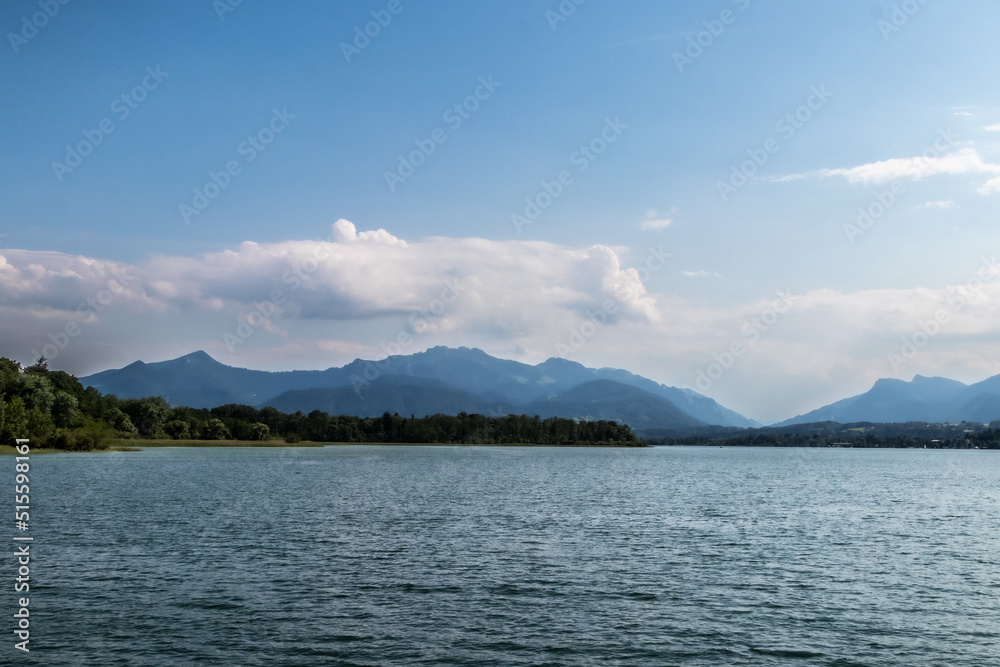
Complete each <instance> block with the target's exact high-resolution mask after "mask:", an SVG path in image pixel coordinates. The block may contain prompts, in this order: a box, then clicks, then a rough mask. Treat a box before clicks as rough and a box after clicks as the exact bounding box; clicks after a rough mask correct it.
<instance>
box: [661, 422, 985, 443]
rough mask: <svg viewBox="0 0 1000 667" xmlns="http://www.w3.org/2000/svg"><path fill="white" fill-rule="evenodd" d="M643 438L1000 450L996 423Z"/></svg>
mask: <svg viewBox="0 0 1000 667" xmlns="http://www.w3.org/2000/svg"><path fill="white" fill-rule="evenodd" d="M645 435H646V436H647V437H649V441H650V443H651V444H654V445H724V446H732V447H892V448H921V449H922V448H927V449H974V448H978V449H1000V422H991V423H990V424H983V423H981V422H961V423H959V424H935V423H929V422H903V423H881V422H879V423H876V422H858V423H855V424H840V423H837V422H814V423H809V424H792V425H788V426H769V427H765V428H758V429H742V428H733V427H713V428H703V429H699V430H697V431H689V432H687V433H677V434H662V436H661V434H658V433H657V434H654V433H647V434H645Z"/></svg>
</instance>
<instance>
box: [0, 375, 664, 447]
mask: <svg viewBox="0 0 1000 667" xmlns="http://www.w3.org/2000/svg"><path fill="white" fill-rule="evenodd" d="M15 438H30V439H31V441H32V444H35V445H36V446H39V447H51V448H56V449H65V450H70V451H90V450H98V449H106V448H108V447H109V446H110V445H112V444H113V443H114V442H116V441H117V440H120V439H173V440H230V439H233V440H250V441H265V440H270V439H274V438H278V439H283V440H284V441H285V442H288V443H296V442H300V441H302V440H311V441H315V442H357V443H364V442H386V443H442V444H480V445H506V444H538V445H628V446H638V445H642V444H645V443H644V442H643V441H641V440H639V439H638V438H637V437H636V435H635V433H634V432H633V431H632V429H631V427H629V426H627V425H625V424H619V423H617V422H613V421H607V420H601V421H578V420H575V419H565V418H561V417H549V418H547V419H542V418H540V417H538V416H534V417H531V416H527V415H504V416H499V417H493V416H484V415H479V414H467V413H465V412H462V413H459V414H458V415H454V416H452V415H442V414H436V415H430V416H427V417H414V416H413V415H411V416H410V417H409V418H406V417H401V416H400V415H398V414H389V413H385V414H383V415H382V416H381V417H376V418H372V417H356V416H351V415H338V416H332V415H329V414H327V413H325V412H321V411H319V410H316V411H313V412H310V413H309V414H308V415H306V414H303V413H302V412H301V411H299V412H295V413H293V414H287V413H284V412H281V411H280V410H277V409H275V408H271V407H264V408H255V407H252V406H249V405H235V404H231V405H223V406H219V407H216V408H212V409H205V408H189V407H184V406H177V407H171V406H170V404H168V403H167V402H166V401H165V400H163V399H162V398H160V397H149V398H124V399H120V398H118V397H117V396H115V395H114V394H106V395H105V394H101V392H99V391H98V390H97V389H95V388H94V387H84V386H83V385H82V384H81V383H80V381H79V380H77V378H75V377H74V376H72V375H70V374H69V373H66V372H64V371H53V370H49V368H48V363H47V362H46V361H45V358H44V357H43V358H41V359H39V360H38V361H37V362H36V363H35V364H33V365H31V366H28V367H26V368H22V367H21V365H20V364H19V363H17V362H16V361H11V360H10V359H7V358H6V357H3V358H0V443H3V444H9V443H12V442H13V441H14V439H15Z"/></svg>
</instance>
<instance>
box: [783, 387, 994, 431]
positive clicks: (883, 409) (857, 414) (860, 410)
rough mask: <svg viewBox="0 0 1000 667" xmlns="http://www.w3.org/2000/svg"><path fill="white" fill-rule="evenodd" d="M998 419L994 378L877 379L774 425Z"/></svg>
mask: <svg viewBox="0 0 1000 667" xmlns="http://www.w3.org/2000/svg"><path fill="white" fill-rule="evenodd" d="M996 419H1000V375H998V376H994V377H991V378H989V379H987V380H983V381H982V382H978V383H976V384H972V385H967V384H964V383H962V382H958V381H956V380H949V379H947V378H940V377H924V376H922V375H917V376H915V377H914V378H913V380H911V381H910V382H906V381H903V380H894V379H881V380H878V381H877V382H875V384H874V385H873V386H872V388H871V389H869V390H868V391H867V392H865V393H863V394H859V395H857V396H852V397H850V398H845V399H843V400H841V401H837V402H836V403H831V404H830V405H826V406H824V407H822V408H818V409H816V410H813V411H812V412H807V413H806V414H803V415H799V416H797V417H793V418H792V419H788V420H785V421H783V422H780V423H779V424H776V426H787V425H792V424H806V423H810V422H822V421H834V422H839V423H841V424H847V423H852V422H876V423H892V422H911V421H913V422H916V421H920V422H941V423H943V422H950V423H959V422H963V421H976V422H983V423H988V422H990V421H993V420H996Z"/></svg>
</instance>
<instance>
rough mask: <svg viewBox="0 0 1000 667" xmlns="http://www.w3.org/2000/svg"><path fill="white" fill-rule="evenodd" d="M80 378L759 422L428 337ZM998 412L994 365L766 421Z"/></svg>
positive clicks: (127, 384) (697, 421)
mask: <svg viewBox="0 0 1000 667" xmlns="http://www.w3.org/2000/svg"><path fill="white" fill-rule="evenodd" d="M80 380H81V382H83V384H84V385H90V386H93V387H95V388H97V389H99V390H100V391H102V392H103V393H109V394H115V395H117V396H118V397H119V398H141V397H145V396H161V397H163V398H164V399H165V400H167V402H169V403H171V404H172V405H186V406H190V407H194V408H212V407H215V406H218V405H225V404H227V403H238V404H244V405H252V406H255V407H264V406H272V407H275V408H277V409H279V410H281V411H283V412H295V411H297V410H301V411H302V412H304V413H307V414H308V413H309V412H311V411H313V410H321V411H323V412H328V413H330V414H351V415H358V416H361V417H376V416H380V415H381V414H383V413H384V412H390V413H399V414H401V415H407V416H408V415H411V414H412V415H416V416H424V415H428V414H434V413H443V414H452V415H454V414H458V413H459V412H469V413H473V412H476V413H480V414H485V415H503V414H514V413H516V414H532V415H535V414H537V415H540V416H542V417H570V418H580V419H611V420H615V421H619V422H623V423H627V424H629V425H630V426H632V427H633V428H635V429H636V430H638V431H641V432H646V433H653V432H675V431H689V430H698V429H699V428H703V427H706V426H736V427H742V428H755V427H759V426H761V424H760V423H758V422H756V421H754V420H752V419H749V418H747V417H744V416H743V415H741V414H739V413H737V412H734V411H732V410H729V409H727V408H725V407H723V406H721V405H719V404H718V403H716V402H715V401H714V400H712V399H711V398H708V397H707V396H704V395H702V394H699V393H698V392H696V391H693V390H691V389H679V388H676V387H669V386H666V385H663V384H659V383H657V382H654V381H653V380H650V379H648V378H644V377H642V376H640V375H636V374H634V373H630V372H629V371H625V370H621V369H615V368H588V367H586V366H583V365H582V364H579V363H577V362H575V361H569V360H566V359H561V358H558V357H553V358H551V359H548V360H546V361H544V362H542V363H540V364H536V365H534V366H532V365H529V364H524V363H521V362H518V361H511V360H507V359H498V358H496V357H492V356H490V355H488V354H486V353H485V352H483V351H482V350H478V349H474V348H466V347H460V348H447V347H433V348H430V349H428V350H426V351H425V352H418V353H416V354H410V355H395V356H390V357H387V358H385V359H382V360H380V361H366V360H363V359H355V360H354V361H352V362H351V363H349V364H347V365H346V366H342V367H339V368H328V369H326V370H322V371H283V372H269V371H256V370H248V369H245V368H235V367H232V366H227V365H225V364H222V363H219V362H218V361H216V360H215V359H213V358H212V357H210V356H209V355H208V354H206V353H205V352H201V351H199V352H194V353H192V354H188V355H185V356H183V357H180V358H178V359H173V360H170V361H162V362H157V363H150V364H147V363H144V362H141V361H137V362H135V363H132V364H129V365H128V366H126V367H124V368H120V369H115V370H108V371H103V372H101V373H95V374H94V375H90V376H87V377H84V378H81V379H80ZM998 419H1000V375H997V376H994V377H991V378H989V379H986V380H983V381H982V382H978V383H975V384H971V385H967V384H964V383H962V382H958V381H956V380H949V379H947V378H941V377H924V376H922V375H917V376H916V377H914V378H913V380H911V381H909V382H906V381H904V380H896V379H881V380H878V381H877V382H875V384H874V386H873V387H872V388H871V389H870V390H868V391H867V392H865V393H863V394H859V395H857V396H852V397H850V398H845V399H843V400H840V401H837V402H835V403H831V404H830V405H826V406H823V407H821V408H818V409H816V410H813V411H811V412H807V413H805V414H802V415H799V416H797V417H793V418H791V419H787V420H785V421H783V422H780V423H778V424H775V425H774V426H791V425H796V424H807V423H815V422H827V421H833V422H839V423H841V424H850V423H857V422H876V423H894V422H910V421H921V422H939V423H943V422H950V423H959V422H962V421H976V422H983V423H987V422H990V421H994V420H998Z"/></svg>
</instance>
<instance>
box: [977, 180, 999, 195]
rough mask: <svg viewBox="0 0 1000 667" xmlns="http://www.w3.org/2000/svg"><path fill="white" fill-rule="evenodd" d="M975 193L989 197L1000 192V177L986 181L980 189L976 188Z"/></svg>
mask: <svg viewBox="0 0 1000 667" xmlns="http://www.w3.org/2000/svg"><path fill="white" fill-rule="evenodd" d="M976 192H978V193H979V194H981V195H991V194H993V193H995V192H1000V176H997V177H996V178H991V179H990V180H988V181H986V183H984V184H983V185H982V187H978V188H976Z"/></svg>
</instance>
